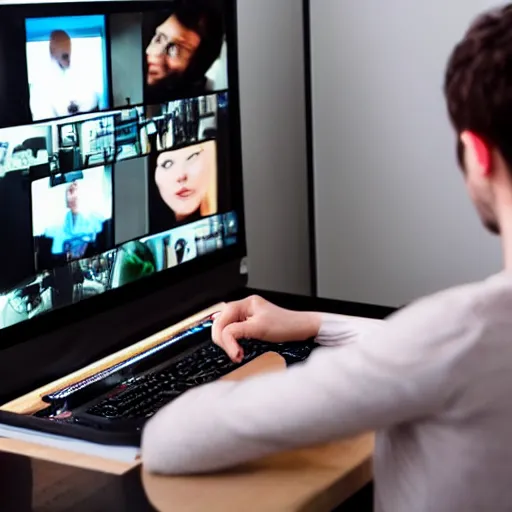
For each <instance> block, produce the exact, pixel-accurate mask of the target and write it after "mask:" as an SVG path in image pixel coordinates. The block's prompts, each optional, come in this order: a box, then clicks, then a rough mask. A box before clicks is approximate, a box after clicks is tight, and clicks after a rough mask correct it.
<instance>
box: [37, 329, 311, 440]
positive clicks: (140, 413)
mask: <svg viewBox="0 0 512 512" xmlns="http://www.w3.org/2000/svg"><path fill="white" fill-rule="evenodd" d="M240 344H241V346H242V347H243V349H244V359H243V361H242V362H241V363H240V364H235V363H233V362H232V361H231V360H230V359H229V358H228V356H227V355H226V354H225V352H224V351H223V350H222V349H220V348H219V347H218V346H217V345H215V344H214V343H213V342H212V341H211V321H208V322H205V323H203V324H200V325H198V326H196V327H194V328H191V329H190V330H188V331H186V332H184V333H182V334H180V335H178V336H176V337H174V338H171V339H169V340H167V341H165V342H163V343H161V344H160V345H158V346H157V347H155V348H153V349H150V350H148V351H146V352H144V353H142V354H139V355H137V356H134V357H133V358H131V359H129V360H127V361H124V362H122V363H120V364H118V365H116V366H114V367H112V368H108V369H106V370H104V371H102V372H100V373H98V374H95V375H93V376H91V377H89V378H87V379H84V380H83V381H81V382H78V383H75V384H73V385H71V386H69V387H67V388H64V389H61V390H58V391H56V392H55V393H53V394H51V395H48V396H45V397H43V399H44V400H45V401H46V402H48V403H49V404H50V405H49V407H47V408H46V409H44V410H43V411H40V412H38V413H36V416H37V417H39V418H47V419H51V420H52V421H53V422H57V423H65V424H75V425H77V424H79V425H81V426H82V427H92V428H94V429H99V430H103V431H113V432H116V431H117V432H130V431H133V432H135V431H138V432H140V431H141V429H142V427H143V425H144V423H145V422H146V421H147V420H148V419H149V418H150V417H151V416H153V415H154V414H155V413H156V412H157V411H158V410H159V409H161V408H162V407H163V406H165V405H166V404H168V403H170V402H172V401H173V400H175V399H176V398H178V397H179V396H180V395H182V394H183V393H185V392H186V391H188V390H189V389H191V388H194V387H196V386H201V385H203V384H207V383H209V382H213V381H215V380H217V379H219V378H221V377H223V376H224V375H227V374H228V373H230V372H232V371H234V370H235V369H237V368H238V367H240V366H242V365H244V364H247V363H248V362H250V361H251V360H253V359H255V358H257V357H258V356H260V355H262V354H264V353H266V352H276V353H278V354H280V355H281V356H282V357H283V358H284V359H285V361H286V363H287V365H293V364H296V363H299V362H302V361H304V360H305V359H307V357H309V355H310V354H311V352H312V351H313V350H314V348H315V346H316V344H315V343H314V342H307V343H304V342H300V343H282V344H274V343H272V344H271V343H265V342H261V341H256V340H243V341H241V342H240ZM63 412H64V413H65V414H64V415H63V414H62V413H63Z"/></svg>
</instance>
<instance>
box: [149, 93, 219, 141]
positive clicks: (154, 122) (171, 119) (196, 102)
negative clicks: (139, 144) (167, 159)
mask: <svg viewBox="0 0 512 512" xmlns="http://www.w3.org/2000/svg"><path fill="white" fill-rule="evenodd" d="M146 117H147V119H148V120H147V129H148V134H149V140H150V144H151V147H152V148H156V150H158V151H162V150H164V149H170V148H173V147H176V146H183V145H185V144H194V143H197V142H199V141H202V140H206V139H211V138H214V137H215V135H216V133H217V95H215V94H211V95H209V96H201V97H199V98H190V99H184V100H176V101H171V102H168V103H165V104H163V105H151V106H149V107H147V108H146Z"/></svg>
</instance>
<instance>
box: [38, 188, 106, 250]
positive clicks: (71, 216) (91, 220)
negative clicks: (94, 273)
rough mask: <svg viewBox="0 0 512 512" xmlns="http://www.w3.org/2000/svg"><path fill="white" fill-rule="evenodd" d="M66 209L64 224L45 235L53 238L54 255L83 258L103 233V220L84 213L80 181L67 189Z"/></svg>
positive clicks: (97, 216)
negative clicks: (90, 245) (89, 247)
mask: <svg viewBox="0 0 512 512" xmlns="http://www.w3.org/2000/svg"><path fill="white" fill-rule="evenodd" d="M66 207H67V209H68V211H67V212H66V215H65V217H64V220H63V223H62V224H61V225H59V226H56V227H54V228H52V229H49V230H47V232H46V233H45V235H46V236H48V237H50V238H53V244H52V254H66V255H68V257H69V258H70V259H76V258H81V257H83V256H84V253H85V251H86V249H87V246H88V244H89V243H93V242H95V240H96V237H97V235H98V234H99V233H100V232H101V231H102V229H103V219H101V218H100V216H99V215H95V214H92V213H85V212H84V211H83V209H82V205H81V197H80V186H79V183H78V181H74V182H73V183H71V184H70V185H68V187H67V188H66Z"/></svg>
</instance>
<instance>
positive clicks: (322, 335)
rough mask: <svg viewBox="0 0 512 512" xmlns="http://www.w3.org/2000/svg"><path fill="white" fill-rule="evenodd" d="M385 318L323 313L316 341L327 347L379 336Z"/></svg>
mask: <svg viewBox="0 0 512 512" xmlns="http://www.w3.org/2000/svg"><path fill="white" fill-rule="evenodd" d="M383 327H384V320H375V319H371V318H360V317H351V316H343V315H332V314H323V315H322V323H321V327H320V330H319V332H318V335H317V337H316V342H317V343H318V344H319V345H323V346H325V347H335V346H339V345H347V344H349V343H354V342H357V341H359V340H361V339H365V338H368V337H373V336H378V335H379V332H378V331H379V330H381V329H383Z"/></svg>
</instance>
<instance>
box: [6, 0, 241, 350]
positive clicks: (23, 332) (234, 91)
mask: <svg viewBox="0 0 512 512" xmlns="http://www.w3.org/2000/svg"><path fill="white" fill-rule="evenodd" d="M222 2H223V4H224V6H225V14H226V19H225V23H226V38H227V41H228V47H227V52H228V94H229V116H230V133H229V140H230V143H229V148H230V155H229V156H230V174H231V177H232V183H231V189H232V197H233V208H232V210H231V211H235V212H236V214H237V219H238V235H237V243H236V244H234V245H231V246H229V247H224V248H223V249H220V250H218V251H216V252H214V253H211V254H207V255H203V256H200V257H198V258H196V259H195V260H193V261H190V262H187V263H183V264H182V265H180V266H179V267H174V268H172V269H168V270H165V271H162V272H159V273H157V274H155V275H153V276H150V277H147V278H144V279H141V280H139V281H137V282H135V283H132V284H129V285H126V286H124V287H122V288H118V289H115V290H108V291H107V292H105V293H104V294H102V295H99V296H97V297H93V298H89V299H86V300H84V301H82V302H79V303H75V304H72V305H69V306H66V307H63V308H61V309H56V310H53V311H50V312H47V313H44V314H43V315H41V316H39V317H35V318H32V319H30V320H26V321H23V322H21V323H18V324H15V325H12V326H9V327H6V328H4V329H2V330H0V357H2V352H3V351H6V350H7V349H10V348H12V347H14V346H15V347H18V346H21V345H23V344H24V343H26V342H29V341H31V340H33V339H34V338H42V339H43V338H47V336H48V335H49V334H51V333H52V332H63V331H66V330H67V331H70V330H72V328H73V326H74V325H78V324H83V323H84V321H87V320H89V319H90V320H91V321H92V322H94V318H95V317H97V316H99V315H104V314H105V312H108V311H109V310H112V311H114V310H116V311H118V310H119V309H120V308H123V307H128V306H130V305H131V304H133V303H135V302H140V301H143V300H144V299H145V298H147V299H150V298H151V295H154V294H157V293H159V292H168V293H169V294H172V291H173V289H176V290H178V289H182V287H183V286H184V284H186V282H187V281H191V282H192V281H195V279H196V278H197V276H200V275H202V274H204V275H205V276H206V275H212V272H213V273H215V269H217V268H218V269H220V268H223V267H225V266H226V264H228V266H229V264H231V263H233V264H234V265H231V267H230V268H232V269H237V268H238V269H239V264H240V261H241V260H243V258H245V257H246V255H247V247H246V233H245V215H244V193H243V179H242V172H243V170H242V140H241V138H242V136H241V119H240V91H239V82H240V81H239V61H238V21H237V0H222ZM169 3H170V2H169V0H147V1H140V0H136V1H130V0H114V1H104V0H101V1H94V0H85V1H79V2H69V1H58V2H55V1H54V2H48V3H34V2H33V1H32V2H27V3H11V4H8V5H6V4H2V5H0V13H4V14H5V13H9V11H11V10H13V11H18V13H19V12H22V13H25V15H26V13H27V12H28V11H29V10H30V17H40V16H53V15H55V16H79V15H89V14H98V13H100V14H102V13H104V14H107V15H108V14H113V13H122V12H126V13H129V12H144V11H151V10H155V9H161V8H165V7H166V6H168V5H169ZM23 65H24V64H23ZM173 99H180V98H170V99H169V101H172V100H173ZM111 110H119V109H111ZM109 112H110V110H108V111H103V112H99V113H98V115H99V116H100V115H108V114H109ZM74 118H75V116H70V117H66V118H65V119H69V121H70V123H72V122H74V121H73V120H74ZM42 123H44V122H39V121H38V122H35V123H33V124H34V125H36V124H42ZM142 238H144V237H142ZM239 278H240V270H238V272H237V275H233V282H234V283H235V282H236V283H237V285H239V283H240V280H239ZM196 286H197V285H196ZM227 288H230V287H229V286H228V287H227ZM198 292H199V290H198ZM201 295H203V296H204V293H202V294H201ZM215 295H216V294H215V293H212V296H215ZM98 334H100V333H97V334H96V336H98ZM95 343H96V344H101V339H97V340H96V341H95ZM107 345H108V344H107Z"/></svg>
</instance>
